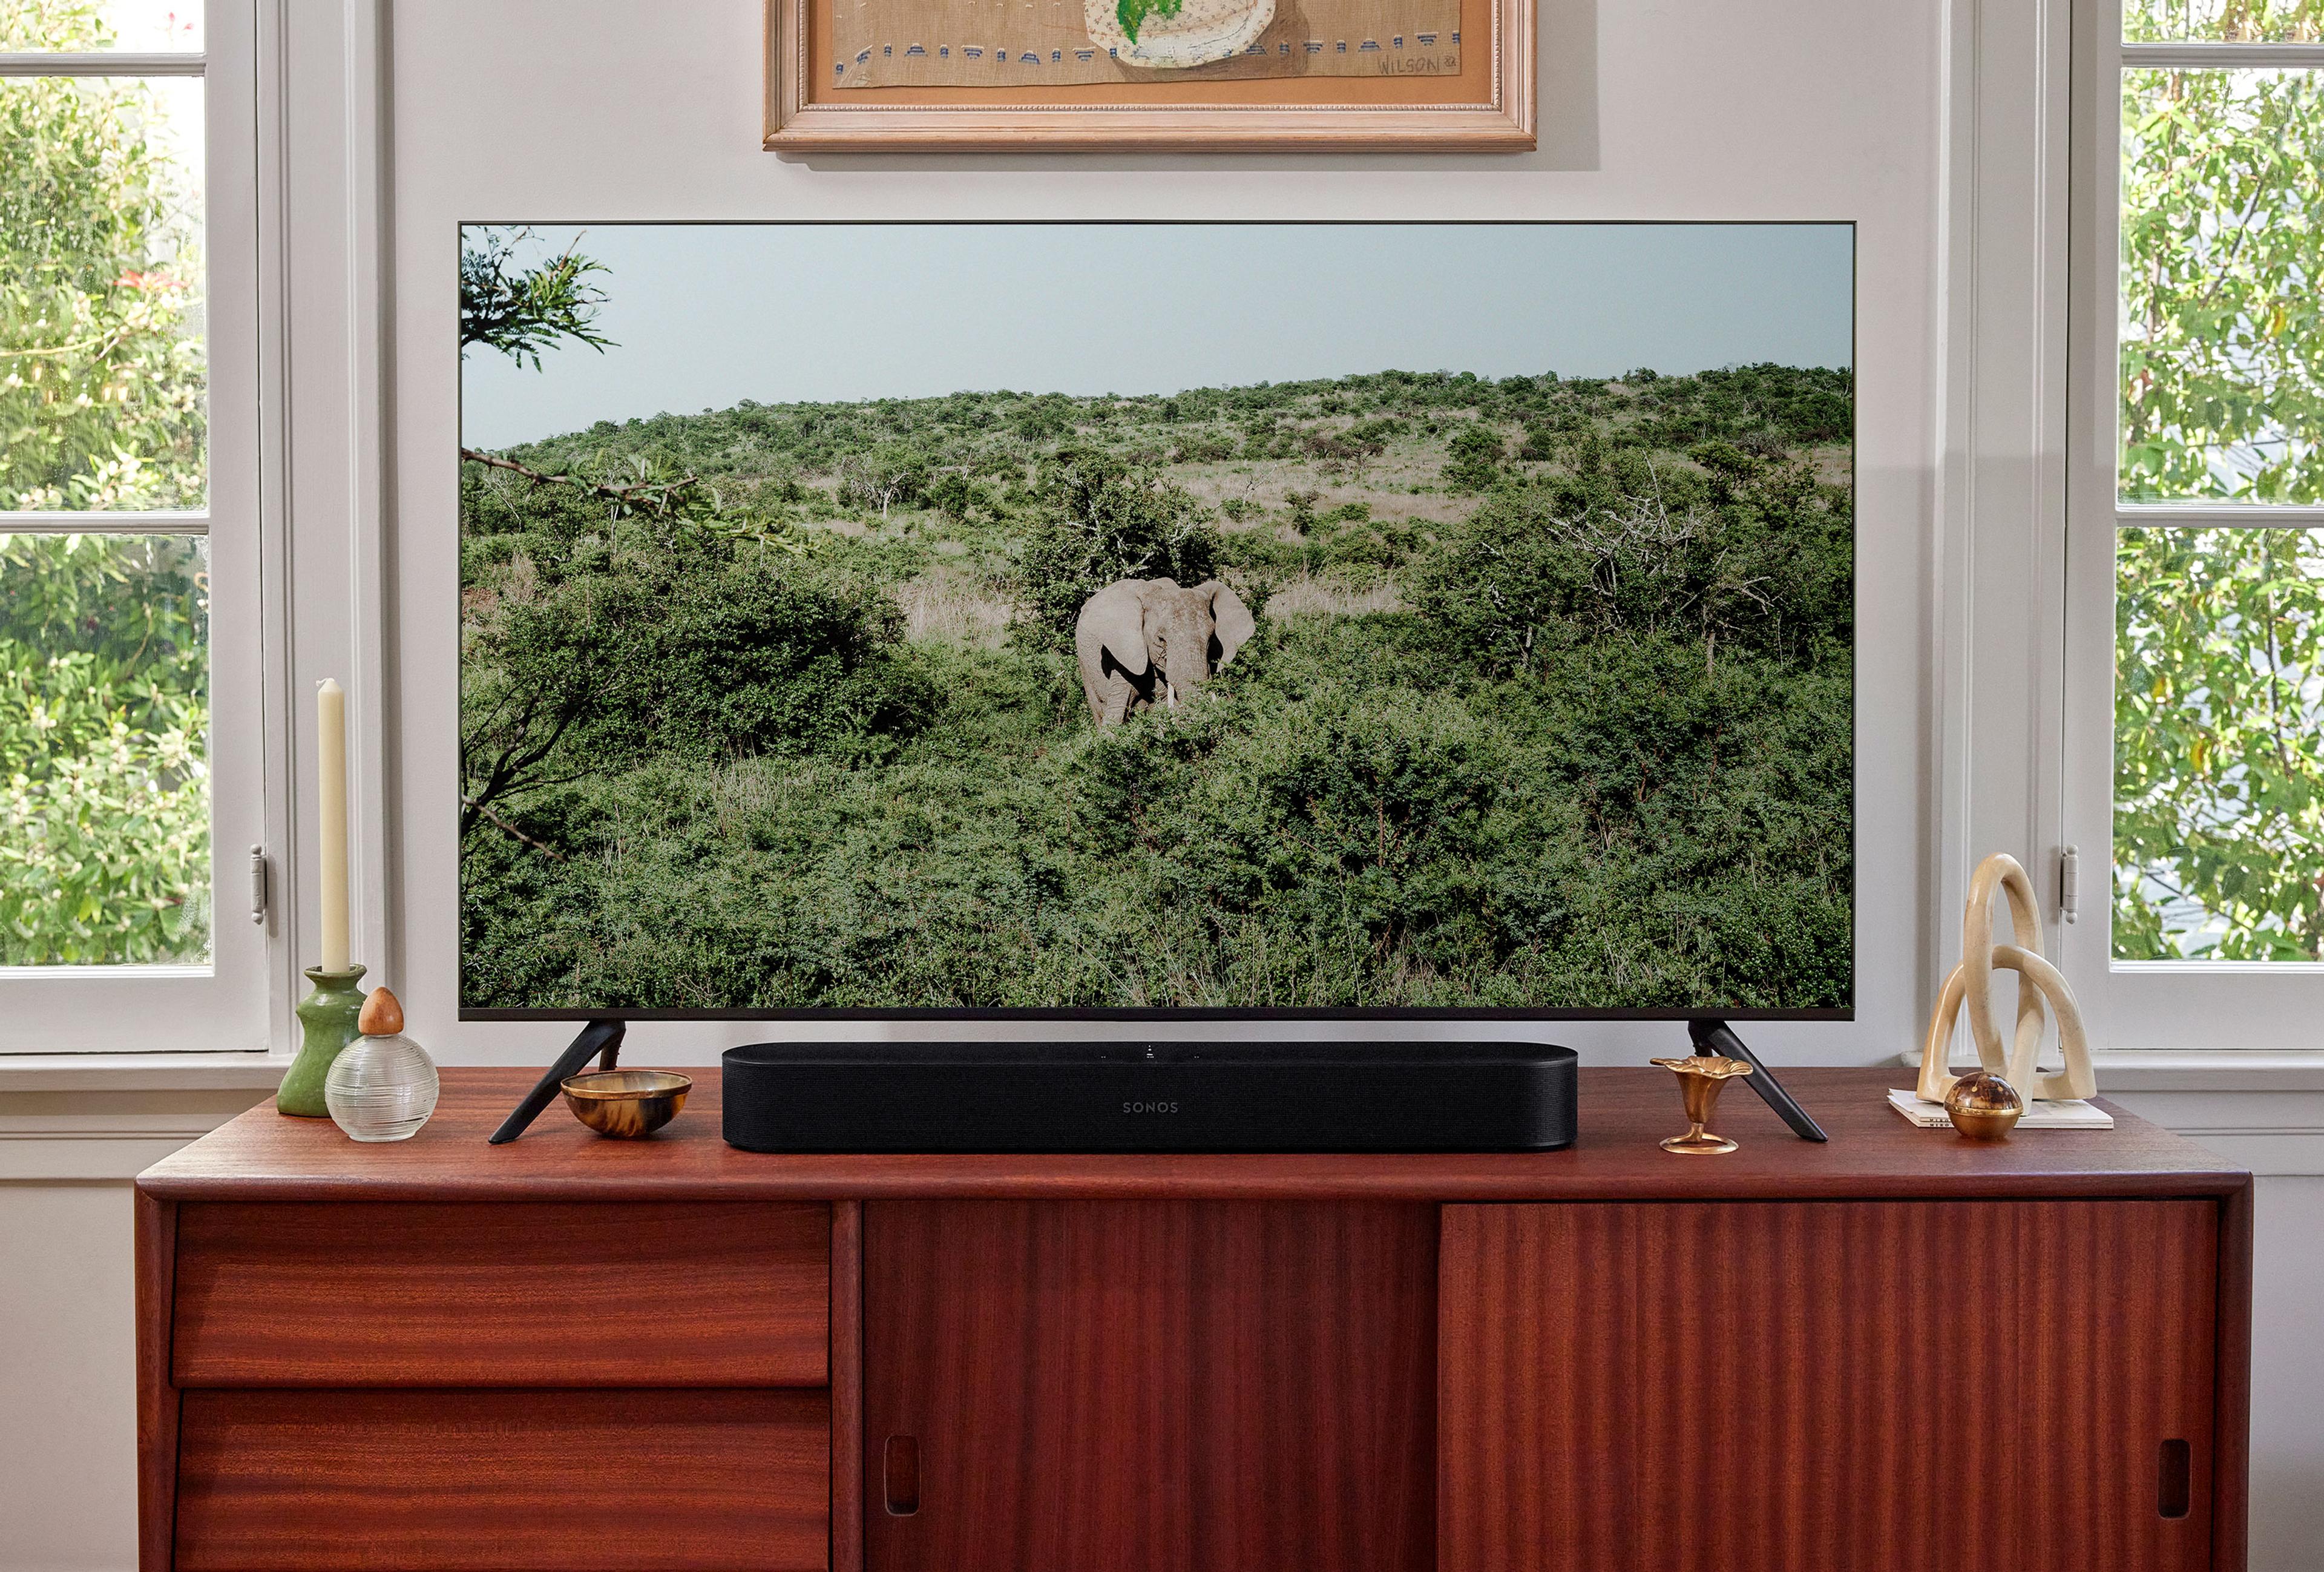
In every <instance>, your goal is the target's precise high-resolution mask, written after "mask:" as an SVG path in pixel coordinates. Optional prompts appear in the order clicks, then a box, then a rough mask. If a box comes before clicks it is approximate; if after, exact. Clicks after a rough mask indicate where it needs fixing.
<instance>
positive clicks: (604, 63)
mask: <svg viewBox="0 0 2324 1572" xmlns="http://www.w3.org/2000/svg"><path fill="white" fill-rule="evenodd" d="M1542 33H1543V42H1542V71H1543V83H1544V90H1543V93H1542V104H1543V110H1542V120H1543V135H1542V148H1543V150H1542V151H1541V152H1540V153H1535V154H1533V155H1530V156H1526V157H1519V158H1505V157H1504V158H1488V157H1464V158H1452V159H1447V158H1428V157H1422V156H1418V155H1412V156H1403V157H1390V158H1369V159H1361V158H1353V157H1336V158H1322V159H1316V158H1289V157H1281V158H1262V159H1236V158H1230V157H1223V156H1213V157H1205V158H1162V157H1127V156H1124V157H1103V156H1099V157H1071V156H1065V155H1053V156H1044V157H1028V158H1009V157H1000V156H980V157H968V156H958V157H934V156H922V157H911V158H900V159H899V158H874V157H870V156H864V155H851V156H848V157H834V158H822V159H816V160H813V161H811V162H794V161H789V160H786V159H782V158H778V157H775V156H773V155H771V154H769V153H763V152H761V151H760V150H759V134H760V132H759V126H760V113H761V110H760V106H761V95H762V91H763V83H762V80H761V44H760V19H759V15H758V6H757V4H756V0H718V3H716V4H709V3H705V0H697V3H696V4H693V5H687V6H685V7H664V6H654V5H640V4H636V3H634V0H505V3H502V4H495V5H475V4H472V3H470V0H399V3H398V5H397V6H396V19H395V28H394V73H395V74H394V82H393V89H392V90H393V99H394V103H393V125H394V138H393V145H394V231H395V317H394V322H395V329H396V330H395V338H394V341H395V345H396V350H397V352H396V355H395V359H394V365H393V373H394V379H395V388H396V396H395V404H394V407H395V466H394V477H395V483H396V486H397V494H398V508H397V523H396V532H395V536H394V550H395V554H396V558H397V561H398V566H399V571H398V574H397V578H396V580H395V589H396V596H397V600H398V605H399V609H400V616H399V618H398V635H397V636H398V638H399V640H400V644H399V649H398V652H397V654H398V666H397V669H398V670H399V672H400V674H401V693H400V694H399V696H398V698H397V702H398V704H399V706H400V712H401V718H402V727H401V757H402V766H403V767H402V771H401V776H400V779H399V787H400V800H401V817H400V838H401V847H402V855H401V862H400V865H399V866H400V871H401V879H402V883H403V897H404V900H403V921H402V925H401V929H400V932H399V934H398V936H397V939H398V942H397V948H396V953H397V954H398V955H399V956H400V957H401V969H402V971H403V973H404V975H403V976H399V977H396V978H393V979H392V981H393V982H394V983H395V984H396V985H397V986H398V989H399V991H400V992H401V995H402V997H403V999H404V1003H405V1007H406V1009H407V1010H408V1011H409V1013H410V1020H411V1022H412V1029H413V1031H415V1032H416V1033H417V1034H418V1035H419V1036H420V1039H421V1040H423V1041H425V1042H427V1043H428V1044H429V1046H430V1047H431V1048H434V1047H437V1046H438V1045H441V1046H442V1047H443V1048H444V1049H446V1050H448V1053H449V1055H450V1057H452V1058H455V1059H461V1060H466V1061H471V1062H475V1061H492V1062H538V1061H539V1060H541V1059H544V1058H546V1057H549V1055H550V1054H551V1053H552V1052H553V1049H554V1045H555V1044H556V1043H558V1041H560V1040H562V1038H563V1037H566V1036H569V1035H570V1028H564V1029H559V1028H556V1027H544V1026H520V1025H508V1024H497V1023H496V1024H483V1025H467V1026H463V1025H461V1024H459V1023H458V1022H457V1021H455V1019H454V1014H455V1000H454V998H453V997H452V988H453V982H454V978H455V976H456V975H457V974H456V966H457V961H456V956H455V942H456V939H457V924H456V922H455V920H454V918H455V912H454V899H455V895H454V857H455V851H456V846H455V834H454V832H455V826H456V820H457V812H456V809H455V793H456V785H455V775H454V772H455V763H454V761H455V743H456V738H455V730H454V728H455V724H456V720H457V717H456V715H455V713H454V710H453V707H452V706H451V705H450V704H449V703H448V702H444V701H443V700H442V699H441V698H439V697H438V696H443V695H448V694H450V693H451V692H452V691H453V690H454V685H455V681H456V672H455V651H456V648H457V644H456V624H457V609H458V608H457V596H456V594H455V590H454V586H455V584H456V582H457V579H456V577H455V573H456V566H457V557H456V538H455V537H456V520H455V514H454V498H455V495H456V494H455V485H456V468H457V458H456V448H457V428H456V424H455V408H456V405H455V394H456V391H457V375H458V363H457V359H456V357H455V355H454V345H455V343H456V338H455V322H456V309H457V295H456V289H455V285H456V280H455V276H454V269H453V263H454V258H455V256H456V254H457V233H456V230H457V225H458V224H459V222H460V221H462V220H464V219H466V220H471V221H473V220H492V219H501V220H519V219H532V220H569V221H587V220H592V219H615V218H630V219H656V218H660V219H668V218H713V217H715V218H772V217H817V218H844V217H882V218H894V217H918V218H936V217H978V218H985V219H991V218H1000V217H1084V216H1086V217H1336V218H1346V217H1381V218H1415V217H1446V218H1455V217H1577V218H1609V217H1619V218H1637V217H1663V218H1697V219H1701V218H1759V219H1810V218H1816V219H1835V218H1836V219H1854V220H1856V221H1857V223H1858V258H1859V261H1858V269H1859V283H1858V289H1859V297H1860V301H1861V307H1860V311H1859V323H1860V327H1859V345H1858V365H1859V368H1860V383H1859V387H1860V393H1859V399H1860V402H1859V410H1860V414H1859V430H1860V433H1861V439H1860V446H1859V449H1858V467H1859V476H1860V488H1859V492H1858V507H1859V516H1860V519H1861V527H1860V532H1859V540H1860V542H1861V551H1860V555H1859V557H1858V613H1859V617H1860V626H1861V628H1862V629H1863V630H1864V631H1863V634H1862V637H1861V642H1860V645H1859V649H1860V653H1859V655H1858V682H1859V684H1860V688H1859V691H1860V694H1861V703H1860V706H1859V714H1860V717H1861V719H1860V722H1859V745H1858V892H1859V896H1858V921H1857V936H1858V957H1859V959H1858V985H1859V994H1858V1015H1859V1019H1858V1021H1857V1022H1855V1023H1853V1024H1849V1025H1823V1024H1816V1025H1791V1026H1782V1027H1775V1026H1770V1027H1763V1028H1759V1029H1757V1030H1756V1031H1755V1032H1754V1034H1753V1038H1754V1041H1755V1044H1757V1045H1758V1046H1760V1047H1762V1048H1764V1049H1766V1050H1768V1051H1769V1053H1770V1054H1771V1056H1772V1057H1775V1058H1777V1059H1788V1060H1791V1061H1793V1062H1813V1061H1821V1062H1828V1063H1865V1062H1869V1061H1871V1060H1873V1059H1878V1058H1881V1057H1883V1056H1885V1055H1887V1054H1892V1053H1894V1052H1895V1051H1896V1050H1897V1049H1898V1048H1900V1047H1902V1046H1904V1044H1906V1043H1908V1042H1910V1041H1911V1040H1913V1039H1914V1035H1915V1033H1916V1031H1917V1030H1918V1025H1917V1021H1916V1019H1915V1018H1916V1017H1917V1016H1918V1015H1919V1013H1920V1012H1921V1010H1922V1008H1923V993H1924V988H1923V982H1922V979H1921V978H1920V976H1919V975H1918V971H1917V957H1918V956H1919V953H1920V950H1919V939H1920V935H1921V932H1922V924H1923V921H1924V920H1925V918H1926V908H1927V906H1928V902H1926V901H1925V900H1924V899H1923V876H1922V868H1923V864H1924V863H1925V861H1926V858H1925V855H1924V846H1923V825H1924V823H1925V822H1926V819H1927V815H1926V813H1925V812H1924V805H1923V781H1926V780H1927V779H1928V776H1929V771H1928V768H1927V756H1926V752H1925V749H1924V746H1923V736H1924V735H1925V732H1926V726H1925V724H1924V715H1923V687H1924V684H1923V650H1924V649H1925V648H1926V647H1927V643H1928V640H1927V638H1926V630H1927V628H1928V625H1929V624H1928V617H1927V614H1926V611H1925V609H1924V608H1925V607H1926V606H1928V604H1929V598H1930V597H1929V582H1928V559H1929V556H1930V550H1929V537H1928V530H1929V518H1930V508H1931V500H1930V499H1931V480H1932V472H1931V467H1930V466H1931V457H1930V456H1931V453H1932V435H1931V421H1930V415H1929V407H1928V393H1929V387H1930V382H1931V365H1930V338H1931V327H1930V324H1931V310H1932V306H1931V301H1932V273H1931V269H1932V265H1933V261H1934V258H1935V255H1936V245H1935V241H1934V236H1933V233H1932V230H1933V225H1934V218H1935V213H1936V208H1937V201H1936V181H1937V178H1938V160H1937V151H1936V130H1935V128H1936V116H1937V93H1938V84H1939V81H1940V78H1941V71H1940V69H1939V57H1938V51H1939V43H1940V38H1939V8H1938V6H1937V5H1936V4H1935V0H1884V3H1883V4H1879V5H1866V4H1863V3H1862V0H1771V3H1768V4H1763V5H1748V6H1737V5H1717V4H1702V3H1694V0H1664V3H1659V4H1655V3H1647V4H1637V3H1632V0H1623V3H1622V4H1609V5H1605V6H1604V7H1603V8H1602V10H1600V8H1598V7H1597V6H1596V5H1594V4H1593V0H1546V4H1545V5H1544V6H1543V23H1542ZM1841 61H1845V62H1847V64H1846V65H1845V67H1842V66H1840V65H1838V64H1836V63H1835V62H1841ZM1448 265H1449V266H1452V267H1457V259H1448ZM1448 282H1449V283H1452V284H1454V285H1455V286H1457V282H1458V279H1457V273H1452V274H1449V275H1448ZM767 287H768V288H769V289H770V290H773V291H780V290H781V288H782V281H781V280H780V279H770V280H768V281H767ZM1254 287H1259V288H1271V289H1276V290H1278V291H1282V293H1283V294H1284V297H1285V301H1286V308H1288V307H1289V306H1291V305H1292V304H1293V303H1294V302H1295V301H1296V291H1297V284H1296V281H1292V280H1283V281H1260V282H1257V283H1256V284H1255V285H1254ZM780 352H781V350H780V347H779V346H774V345H770V346H769V353H770V354H779V353H780ZM791 1030H792V1031H794V1032H796V1031H799V1030H812V1031H821V1032H825V1033H828V1032H829V1031H831V1029H830V1028H827V1027H826V1028H811V1029H791ZM861 1030H862V1031H866V1032H867V1033H868V1032H872V1031H878V1030H879V1029H877V1028H864V1029H861ZM911 1030H913V1031H919V1032H921V1033H922V1034H924V1035H925V1034H926V1029H925V1028H913V1029H911ZM961 1030H962V1031H963V1032H964V1033H966V1032H969V1031H974V1030H975V1029H974V1028H973V1027H970V1028H962V1029H961ZM986 1030H988V1031H990V1030H993V1029H991V1028H988V1029H986ZM1097 1030H1105V1029H1097ZM1115 1030H1127V1031H1141V1030H1142V1031H1147V1032H1150V1031H1152V1028H1151V1027H1147V1028H1142V1029H1140V1028H1135V1027H1132V1028H1127V1029H1115ZM1227 1030H1240V1031H1254V1030H1255V1031H1270V1032H1277V1033H1279V1032H1280V1031H1282V1030H1283V1029H1282V1028H1281V1027H1280V1026H1267V1027H1259V1028H1246V1029H1227ZM1315 1030H1316V1031H1318V1033H1319V1034H1320V1033H1323V1032H1328V1031H1331V1030H1333V1029H1332V1028H1329V1027H1323V1028H1317V1029H1315ZM1341 1030H1346V1029H1344V1028H1343V1029H1341ZM1357 1030H1360V1031H1365V1032H1369V1033H1371V1034H1375V1035H1377V1034H1378V1033H1379V1028H1377V1027H1369V1026H1367V1027H1361V1028H1358V1029H1357ZM1462 1030H1463V1031H1468V1032H1471V1033H1473V1031H1475V1029H1474V1028H1473V1027H1468V1028H1463V1029H1462ZM1523 1030H1525V1029H1524V1028H1522V1027H1511V1028H1509V1029H1508V1031H1511V1032H1513V1033H1514V1032H1517V1031H1523ZM1536 1030H1537V1029H1536ZM783 1031H784V1029H782V1028H777V1027H769V1026H766V1025H756V1026H753V1025H747V1024H745V1025H737V1026H725V1027H715V1026H714V1027H695V1028H687V1027H679V1026H672V1025H655V1026H650V1027H644V1028H640V1029H638V1030H636V1031H632V1033H631V1037H630V1041H629V1044H628V1045H625V1047H624V1050H623V1051H624V1053H625V1055H627V1056H628V1057H629V1058H630V1059H634V1060H635V1061H637V1062H641V1063H651V1062H662V1063H702V1062H705V1061H706V1060H708V1059H711V1058H712V1057H713V1056H714V1055H715V1051H716V1050H718V1049H720V1048H723V1047H724V1046H726V1045H728V1044H731V1043H735V1042H743V1041H751V1040H763V1039H766V1038H770V1037H775V1036H779V1035H782V1034H783ZM1559 1031H1560V1034H1561V1036H1562V1038H1563V1040H1568V1041H1571V1042H1572V1043H1573V1044H1574V1045H1575V1046H1577V1047H1580V1048H1582V1049H1583V1050H1585V1052H1589V1053H1591V1055H1592V1057H1593V1058H1594V1059H1596V1060H1597V1061H1598V1062H1607V1061H1608V1060H1609V1059H1615V1058H1620V1059H1631V1060H1636V1059H1641V1058H1643V1057H1644V1056H1645V1055H1646V1054H1647V1053H1650V1052H1667V1051H1670V1050H1672V1048H1673V1047H1674V1044H1675V1043H1676V1042H1678V1041H1682V1040H1683V1038H1681V1037H1680V1036H1679V1034H1678V1030H1677V1028H1676V1027H1675V1026H1672V1025H1661V1026H1652V1027H1644V1028H1628V1029H1618V1028H1609V1027H1595V1028H1574V1029H1567V1028H1563V1027H1561V1028H1560V1029H1559Z"/></svg>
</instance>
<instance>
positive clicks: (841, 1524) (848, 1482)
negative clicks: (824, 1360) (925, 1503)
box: [831, 1201, 863, 1572]
mask: <svg viewBox="0 0 2324 1572" xmlns="http://www.w3.org/2000/svg"><path fill="white" fill-rule="evenodd" d="M862 1568H863V1204H862V1202H861V1201H839V1202H835V1204H834V1205H833V1207H832V1208H831V1572H862Z"/></svg>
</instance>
